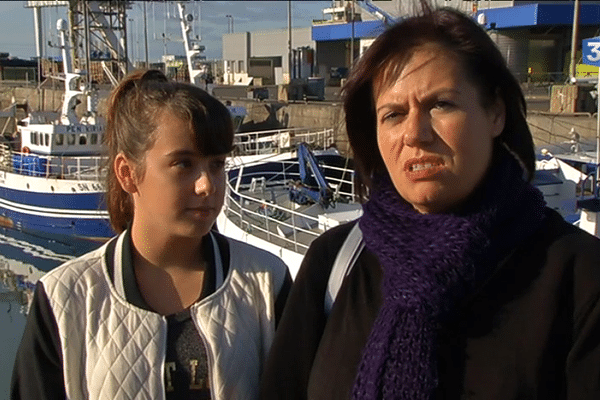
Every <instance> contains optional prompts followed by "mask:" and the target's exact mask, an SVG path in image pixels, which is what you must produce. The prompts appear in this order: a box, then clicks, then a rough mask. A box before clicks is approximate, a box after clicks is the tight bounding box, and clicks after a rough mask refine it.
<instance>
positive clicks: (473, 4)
mask: <svg viewBox="0 0 600 400" xmlns="http://www.w3.org/2000/svg"><path fill="white" fill-rule="evenodd" d="M407 3H411V4H407ZM580 3H581V4H580V19H579V35H578V36H579V38H578V40H577V43H578V45H579V46H580V45H581V39H584V38H588V37H593V36H597V30H598V27H599V26H600V2H590V1H581V2H580ZM436 4H437V5H443V6H448V7H454V8H457V9H460V10H462V11H463V12H466V13H468V14H471V15H473V18H476V19H477V20H478V21H479V22H480V23H482V25H483V26H484V27H485V28H486V29H487V30H488V32H489V33H490V36H491V37H492V39H493V40H494V41H495V42H496V43H497V44H498V46H499V48H500V50H501V51H502V53H503V55H504V56H505V58H506V60H507V62H508V64H509V66H510V68H511V70H512V71H513V73H514V74H515V75H516V76H517V77H518V78H519V79H520V80H521V81H526V80H527V79H534V80H543V81H554V82H562V81H564V80H566V78H567V76H565V73H566V72H567V71H568V67H569V63H570V54H571V37H572V32H573V16H574V1H538V2H535V1H516V0H515V1H490V0H481V1H465V0H443V1H440V0H438V1H437V3H436ZM413 7H414V5H413V4H412V2H406V1H401V0H391V1H369V0H365V1H359V2H355V3H354V6H352V2H348V1H336V2H334V6H333V7H332V8H331V9H329V10H327V13H328V14H330V15H331V16H332V18H331V20H329V21H319V22H317V23H315V24H313V28H312V39H313V40H314V41H315V43H316V63H317V67H316V70H317V71H318V72H319V75H321V76H324V77H326V79H327V76H326V75H327V71H331V70H336V69H338V68H341V69H345V68H348V67H349V66H350V64H351V61H350V60H351V58H356V57H358V56H359V55H360V54H361V53H362V51H364V49H365V48H367V47H368V46H369V45H370V43H372V41H373V40H374V38H375V37H376V36H377V35H379V34H380V33H381V32H383V31H384V30H385V29H386V26H387V25H389V24H391V23H393V22H394V21H396V20H398V19H400V18H402V16H404V15H409V14H410V13H411V11H414V10H412V9H411V8H413ZM352 8H353V10H352ZM324 11H325V10H324Z"/></svg>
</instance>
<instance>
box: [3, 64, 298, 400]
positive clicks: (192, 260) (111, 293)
mask: <svg viewBox="0 0 600 400" xmlns="http://www.w3.org/2000/svg"><path fill="white" fill-rule="evenodd" d="M106 143H107V147H108V151H109V166H110V168H109V172H108V176H107V189H108V192H107V205H108V210H109V214H110V219H111V224H112V226H113V228H114V229H115V231H116V232H118V233H119V235H118V236H117V237H115V238H113V239H111V240H110V241H109V242H108V243H106V244H105V245H104V246H102V247H101V248H99V249H98V250H95V251H93V252H91V253H88V254H86V255H84V256H82V257H80V258H78V259H76V260H72V261H70V262H68V263H65V264H64V265H62V266H60V267H58V268H56V269H55V270H53V271H51V272H50V273H48V274H47V275H45V276H44V277H43V278H42V279H41V281H40V283H39V284H38V286H37V289H36V294H35V299H34V302H33V305H32V307H31V311H30V314H29V316H28V322H27V326H26V328H25V332H24V335H23V339H22V342H21V345H20V347H19V350H18V354H17V359H16V362H15V367H14V372H13V381H12V388H11V396H12V398H15V399H21V398H23V399H33V398H35V399H50V398H71V399H83V398H88V399H99V398H103V399H104V398H107V399H116V398H118V399H123V398H134V397H135V398H148V399H165V398H167V399H175V398H176V399H187V398H194V399H211V398H212V399H234V398H235V399H254V398H257V390H258V381H259V376H260V373H261V369H262V365H263V362H264V359H265V357H266V354H267V352H268V350H269V347H270V344H271V341H272V338H273V334H274V330H275V323H276V320H277V318H278V316H279V314H280V310H281V309H282V306H283V304H284V302H285V298H286V296H287V292H288V288H289V286H290V284H291V278H290V276H289V273H288V272H287V268H286V266H285V264H284V263H283V262H282V261H281V260H279V259H278V258H277V257H275V256H273V255H271V254H270V253H267V252H265V251H262V250H260V249H257V248H254V247H251V246H249V245H246V244H243V243H240V242H237V241H234V240H231V239H228V238H226V237H224V236H222V235H220V234H218V233H216V232H214V231H212V230H211V227H212V226H213V224H214V222H215V220H216V218H217V215H218V213H219V211H220V209H221V206H222V205H223V199H224V193H225V171H224V166H225V158H226V156H227V154H228V153H229V152H230V151H231V149H232V143H233V128H232V122H231V117H230V115H229V112H228V110H227V108H226V107H225V106H224V105H222V104H221V103H220V102H219V101H218V100H216V99H215V98H213V97H211V96H210V95H208V94H207V93H206V92H204V91H203V90H202V89H200V88H198V87H195V86H192V85H189V84H182V83H174V82H168V81H167V79H166V77H165V76H164V75H163V74H162V73H161V72H159V71H152V70H150V71H146V72H144V71H138V72H134V73H133V74H131V75H130V76H128V77H126V78H125V79H124V80H123V81H122V82H121V84H120V85H119V86H118V87H117V88H116V89H115V90H114V92H113V93H112V94H111V97H110V99H109V107H108V116H107V129H106Z"/></svg>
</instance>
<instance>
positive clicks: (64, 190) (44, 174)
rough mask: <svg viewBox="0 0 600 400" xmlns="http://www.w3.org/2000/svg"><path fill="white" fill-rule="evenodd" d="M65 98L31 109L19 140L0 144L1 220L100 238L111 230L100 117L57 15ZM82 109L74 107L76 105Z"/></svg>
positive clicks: (28, 228) (52, 232) (20, 226)
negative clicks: (57, 104)
mask: <svg viewBox="0 0 600 400" xmlns="http://www.w3.org/2000/svg"><path fill="white" fill-rule="evenodd" d="M57 28H58V30H59V32H60V39H61V48H62V57H63V66H64V71H65V73H64V77H62V79H64V88H65V94H64V100H63V104H62V109H61V112H60V113H56V112H43V111H39V112H32V113H30V114H29V115H28V117H27V118H25V119H24V120H22V121H20V122H19V123H18V126H17V132H18V140H17V142H11V143H6V142H4V143H1V144H0V224H1V225H4V226H9V227H16V228H18V229H22V230H26V231H36V232H44V233H47V234H49V235H52V236H60V235H65V236H69V237H80V238H85V239H90V240H94V241H104V240H106V239H107V238H109V237H111V236H113V235H114V233H113V231H112V229H111V228H110V224H109V223H108V213H107V211H106V209H105V207H104V205H103V199H104V183H103V182H104V167H105V160H106V158H105V157H104V156H103V155H102V140H103V138H102V135H103V134H104V121H103V120H102V118H100V117H99V116H98V115H97V113H96V111H95V105H96V102H97V100H96V98H95V93H94V91H93V90H91V88H90V87H88V86H87V85H86V84H85V83H84V79H83V78H84V77H85V75H84V73H83V72H75V71H73V69H72V66H71V60H70V54H69V53H70V51H69V46H68V44H67V39H66V30H67V26H66V22H65V21H64V20H62V19H61V20H59V21H58V23H57ZM80 103H83V104H86V105H87V107H86V110H85V111H84V112H80V113H79V115H78V113H77V112H76V108H77V105H78V104H80Z"/></svg>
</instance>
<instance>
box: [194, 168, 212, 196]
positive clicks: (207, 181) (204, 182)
mask: <svg viewBox="0 0 600 400" xmlns="http://www.w3.org/2000/svg"><path fill="white" fill-rule="evenodd" d="M194 190H195V192H196V194H197V195H199V196H208V195H209V194H212V193H213V192H214V191H215V187H214V185H213V183H212V181H211V178H210V175H209V174H208V173H206V172H203V173H201V174H200V176H199V177H198V178H197V179H196V182H195V186H194Z"/></svg>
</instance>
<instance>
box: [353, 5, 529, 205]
mask: <svg viewBox="0 0 600 400" xmlns="http://www.w3.org/2000/svg"><path fill="white" fill-rule="evenodd" d="M427 4H428V3H426V2H425V1H423V2H422V3H421V5H422V8H423V11H422V12H421V13H420V14H419V15H417V16H413V17H409V18H407V19H404V20H402V21H400V22H399V23H397V24H396V25H394V26H392V27H391V28H389V29H388V30H387V31H385V32H384V33H382V34H381V35H380V36H379V37H378V38H377V39H376V40H375V41H374V42H373V44H372V45H371V46H370V47H369V49H367V51H366V53H365V54H364V55H363V56H362V57H361V58H360V60H359V61H358V62H357V64H356V66H355V67H354V68H353V69H352V71H351V73H350V76H349V78H348V81H347V83H346V85H345V86H344V89H343V97H344V111H345V114H346V131H347V133H348V138H349V141H350V145H351V147H352V151H353V153H354V160H355V165H356V169H357V173H358V175H359V188H358V193H359V195H360V196H361V197H364V195H365V189H366V188H369V187H370V185H371V179H370V178H371V177H372V175H373V174H374V173H376V172H383V171H385V164H384V162H383V159H382V157H381V154H380V152H379V149H378V147H377V123H376V121H377V120H376V114H375V99H374V82H375V81H376V80H378V84H379V85H380V86H387V85H389V84H391V83H392V82H393V81H394V80H395V79H397V77H398V75H399V73H400V72H401V70H402V68H403V67H404V65H405V64H406V63H407V62H408V61H409V59H410V56H411V55H412V53H413V51H414V50H415V49H416V48H417V47H419V46H421V45H424V44H431V43H433V44H438V45H440V46H441V47H442V48H443V49H445V50H447V51H450V52H452V53H454V54H456V55H457V56H458V57H459V59H460V60H461V62H462V65H463V68H464V69H465V72H466V73H467V74H468V78H469V80H470V81H471V83H473V84H474V85H475V86H476V87H477V89H478V90H479V92H480V97H481V100H482V103H483V104H482V106H484V107H486V108H487V107H489V106H491V105H492V104H494V102H495V101H496V100H497V99H498V98H500V99H501V100H502V101H503V102H504V105H505V107H506V122H505V126H504V130H503V131H502V133H501V134H500V135H499V136H498V137H497V138H496V143H495V146H497V145H500V144H504V145H505V146H506V147H508V149H509V150H510V151H511V153H512V154H513V155H514V156H515V157H517V159H518V160H519V161H520V162H521V164H522V165H523V167H524V168H525V171H526V172H527V175H528V176H527V177H528V179H531V178H532V177H533V173H534V171H535V152H534V145H533V138H532V136H531V132H530V131H529V126H528V125H527V120H526V103H525V98H524V96H523V92H522V91H521V87H520V85H519V82H518V81H517V80H516V79H515V77H514V76H513V74H512V73H511V72H510V70H509V69H508V66H507V64H506V61H505V60H504V58H503V56H502V54H501V53H500V51H499V50H498V47H497V46H496V44H495V43H494V42H493V41H492V39H491V38H490V37H489V36H488V34H487V33H486V32H485V31H484V30H483V29H482V28H481V27H480V26H479V25H478V24H477V23H476V22H475V21H474V20H473V19H472V18H470V17H469V16H467V15H465V14H463V13H461V12H460V11H458V10H455V9H450V8H440V9H435V10H433V9H431V8H430V7H429V6H428V5H427Z"/></svg>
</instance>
